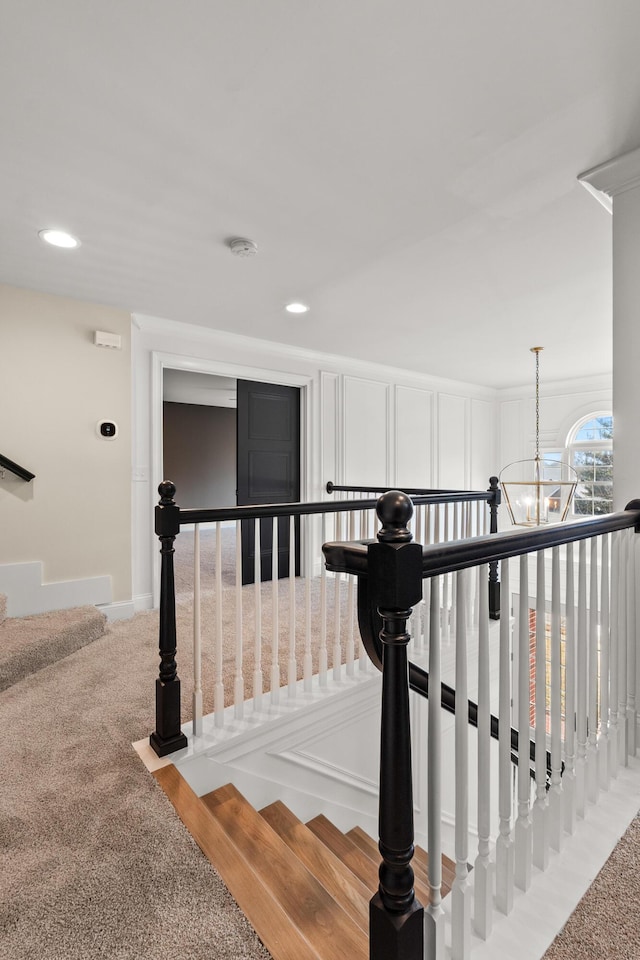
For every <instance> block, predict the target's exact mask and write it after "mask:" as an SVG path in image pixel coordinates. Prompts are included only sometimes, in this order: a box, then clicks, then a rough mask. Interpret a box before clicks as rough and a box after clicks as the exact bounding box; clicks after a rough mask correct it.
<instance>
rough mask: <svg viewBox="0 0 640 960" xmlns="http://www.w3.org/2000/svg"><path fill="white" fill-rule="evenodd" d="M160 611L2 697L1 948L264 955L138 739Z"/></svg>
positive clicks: (209, 958)
mask: <svg viewBox="0 0 640 960" xmlns="http://www.w3.org/2000/svg"><path fill="white" fill-rule="evenodd" d="M156 648H157V617H156V615H155V614H153V613H146V614H139V615H138V616H136V617H135V618H134V619H133V620H130V621H127V622H121V623H116V624H112V625H111V626H110V627H109V632H108V633H107V634H106V635H105V636H104V637H102V638H101V639H99V640H96V641H95V642H94V643H92V644H90V645H89V646H87V647H84V648H83V649H82V650H79V651H78V652H76V653H74V654H72V655H71V656H68V657H66V658H65V659H64V660H61V661H59V662H58V663H56V664H53V665H52V666H50V667H47V668H46V669H44V670H41V671H40V672H39V673H37V674H34V675H32V676H30V677H28V678H27V679H25V680H23V681H21V682H20V683H18V684H16V685H15V686H13V687H11V688H9V689H8V690H5V691H4V692H3V693H2V694H0V728H1V729H2V731H3V736H2V746H1V747H0V757H1V760H0V768H1V770H2V786H1V788H0V791H1V792H0V876H1V877H2V879H1V881H0V886H2V897H1V898H0V900H1V903H0V956H2V957H3V958H4V957H6V958H7V960H9V958H11V960H33V958H39V960H92V958H108V960H111V958H114V960H115V958H117V960H129V958H130V960H176V958H179V960H191V958H193V960H217V958H224V960H226V958H229V960H231V958H234V960H235V958H247V960H266V958H267V957H268V954H267V952H266V951H265V950H264V948H263V947H262V945H261V944H260V942H259V941H258V939H257V937H256V935H255V934H254V932H253V930H252V929H251V928H250V926H249V924H248V923H247V921H246V920H245V919H244V916H243V915H242V914H241V913H240V911H239V910H238V908H237V907H236V905H235V903H234V901H233V900H232V899H231V897H230V895H229V894H228V892H227V891H226V888H225V887H224V885H223V884H222V882H221V881H220V879H219V878H218V876H217V875H216V873H215V872H214V870H213V869H212V868H211V867H210V865H209V863H208V861H206V860H205V859H204V857H203V856H202V854H201V853H200V851H199V849H198V848H197V847H196V845H195V843H194V842H193V841H192V840H191V838H190V836H189V835H188V834H187V832H186V831H185V830H184V828H183V826H182V824H181V823H180V821H179V820H178V818H177V816H176V815H175V814H174V812H173V809H172V807H171V805H170V804H169V802H168V801H167V799H166V798H165V796H164V794H163V793H162V791H161V790H160V789H159V787H157V785H156V783H155V781H154V779H153V778H152V777H151V776H150V775H149V774H148V773H147V771H146V770H145V768H144V767H143V766H142V764H141V763H140V760H139V758H138V756H137V754H136V753H135V752H134V750H133V749H132V747H131V743H132V741H135V740H138V739H140V738H142V737H144V736H146V735H147V734H148V733H149V731H150V730H151V729H152V728H153V697H152V694H151V691H152V689H153V685H154V679H155V675H156V672H157V656H156Z"/></svg>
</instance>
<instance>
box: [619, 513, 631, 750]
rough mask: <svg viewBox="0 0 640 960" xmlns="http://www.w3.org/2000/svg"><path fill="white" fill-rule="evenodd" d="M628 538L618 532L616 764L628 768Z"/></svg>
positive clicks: (625, 532)
mask: <svg viewBox="0 0 640 960" xmlns="http://www.w3.org/2000/svg"><path fill="white" fill-rule="evenodd" d="M628 562H629V537H628V532H627V531H626V530H624V531H621V532H620V557H619V567H618V734H619V740H618V762H619V764H621V765H622V766H624V767H628V766H629V737H628V733H627V727H628V722H627V566H628Z"/></svg>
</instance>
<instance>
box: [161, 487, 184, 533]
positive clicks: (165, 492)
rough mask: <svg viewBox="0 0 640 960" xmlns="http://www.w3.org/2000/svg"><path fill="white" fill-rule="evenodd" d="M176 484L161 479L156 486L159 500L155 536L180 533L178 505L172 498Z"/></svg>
mask: <svg viewBox="0 0 640 960" xmlns="http://www.w3.org/2000/svg"><path fill="white" fill-rule="evenodd" d="M175 492H176V485H175V483H172V482H171V480H163V481H162V483H161V484H160V486H159V487H158V493H159V494H160V502H159V503H158V505H157V506H156V524H155V529H156V536H158V537H176V536H177V535H178V534H179V533H180V507H179V506H178V504H177V503H176V502H175V500H174V499H173V497H174V495H175Z"/></svg>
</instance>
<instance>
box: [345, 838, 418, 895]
mask: <svg viewBox="0 0 640 960" xmlns="http://www.w3.org/2000/svg"><path fill="white" fill-rule="evenodd" d="M345 836H347V837H349V839H350V840H353V842H354V843H355V845H356V846H357V847H359V848H360V849H361V850H362V852H363V853H365V854H366V855H367V856H368V857H369V859H370V860H373V862H374V863H375V864H376V865H379V864H380V851H379V850H378V844H377V843H376V842H375V840H373V839H372V838H371V837H370V836H369V834H368V833H365V831H364V830H363V829H362V827H353V829H351V830H347V832H346V834H345ZM411 866H412V868H413V873H414V876H415V878H416V881H417V882H419V883H422V884H423V885H424V886H427V887H428V885H429V877H428V874H427V871H426V870H423V868H422V865H421V864H420V863H418V862H417V861H416V856H415V853H414V856H413V859H412V861H411Z"/></svg>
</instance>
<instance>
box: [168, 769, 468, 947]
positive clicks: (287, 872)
mask: <svg viewBox="0 0 640 960" xmlns="http://www.w3.org/2000/svg"><path fill="white" fill-rule="evenodd" d="M154 776H155V777H156V779H157V780H158V783H159V784H160V786H161V787H162V789H163V790H164V792H165V793H166V794H167V796H168V797H169V799H170V800H171V802H172V803H173V805H174V807H175V809H176V811H177V813H178V815H179V816H180V818H181V820H182V822H183V823H184V824H185V826H186V827H187V829H188V830H189V832H190V833H191V835H192V836H193V838H194V839H195V841H196V842H197V843H198V845H199V847H200V849H201V850H202V851H203V853H204V854H205V856H206V857H207V858H208V859H209V860H210V861H211V863H212V864H213V866H214V867H215V868H216V870H217V871H218V873H219V874H220V876H221V877H222V879H223V880H224V882H225V884H226V885H227V887H228V888H229V891H230V892H231V894H232V895H233V897H234V898H235V900H236V901H237V903H238V904H239V906H240V908H241V909H242V910H243V911H244V913H245V914H246V916H247V918H248V919H249V921H250V923H251V924H252V926H253V927H254V929H255V931H256V933H257V934H258V936H259V937H260V939H261V940H262V942H263V943H264V945H265V946H266V948H267V949H268V950H269V952H270V953H271V955H272V957H274V960H307V958H308V960H344V958H345V957H348V958H349V960H367V958H368V956H369V942H368V941H369V937H368V930H369V900H370V898H371V896H372V895H373V894H374V893H375V891H376V890H377V888H378V864H379V862H380V855H379V853H378V849H377V845H376V843H375V842H374V841H373V840H372V839H371V838H370V837H368V836H367V835H366V834H365V833H364V832H363V831H362V830H360V828H359V827H354V829H353V830H350V831H349V832H348V833H342V832H341V831H340V830H338V829H337V828H336V827H334V826H333V824H332V823H331V822H330V821H329V820H327V819H326V817H324V816H322V815H320V816H317V817H315V818H314V819H312V820H310V821H309V822H308V823H307V824H304V823H303V822H302V821H301V820H299V819H298V818H297V817H296V816H295V814H293V813H292V812H291V810H289V809H288V808H287V807H286V806H285V805H284V804H283V803H281V802H280V801H276V802H275V803H272V804H270V805H269V806H267V807H265V808H264V809H263V810H261V811H257V810H255V809H254V807H252V806H251V804H249V803H248V801H247V800H245V798H244V797H243V796H242V794H241V793H240V792H239V791H238V790H237V789H236V788H235V787H234V786H232V785H231V784H227V785H226V786H224V787H220V788H219V789H217V790H213V791H212V792H211V793H208V794H206V795H205V796H203V797H198V796H197V795H196V794H195V793H194V791H193V790H192V789H191V787H190V786H189V785H188V783H187V782H186V780H184V779H183V777H182V776H181V775H180V773H179V772H178V770H177V769H176V768H175V767H174V766H173V765H172V764H169V765H167V766H164V767H161V768H160V769H159V770H157V771H156V772H155V774H154ZM427 863H428V860H427V854H426V853H425V851H423V850H421V849H420V848H417V851H416V856H415V857H414V861H413V866H414V870H415V874H416V879H415V891H416V896H417V897H418V899H419V900H420V901H421V903H422V904H423V905H425V906H426V905H427V904H428V903H429V899H430V897H429V886H428V879H427ZM442 867H443V890H442V892H443V895H444V894H446V893H448V892H449V890H450V889H451V884H452V882H453V875H454V870H455V867H454V864H453V863H452V861H451V860H449V859H448V858H446V857H443V864H442Z"/></svg>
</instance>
